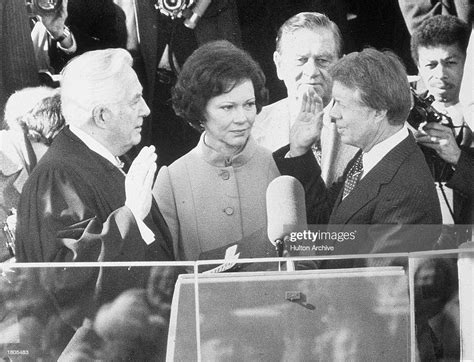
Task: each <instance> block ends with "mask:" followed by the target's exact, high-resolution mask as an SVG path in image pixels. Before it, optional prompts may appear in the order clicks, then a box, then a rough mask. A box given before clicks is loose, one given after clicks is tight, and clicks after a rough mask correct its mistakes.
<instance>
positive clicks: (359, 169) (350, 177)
mask: <svg viewBox="0 0 474 362" xmlns="http://www.w3.org/2000/svg"><path fill="white" fill-rule="evenodd" d="M363 172H364V166H363V164H362V153H361V154H360V155H359V157H357V160H356V161H355V162H354V164H353V165H352V167H351V169H350V170H349V172H348V173H347V176H346V181H345V182H344V193H343V194H342V199H343V200H344V199H345V197H346V196H347V195H349V194H350V193H351V191H352V190H354V188H355V187H356V185H357V182H359V180H360V176H361V175H362V173H363Z"/></svg>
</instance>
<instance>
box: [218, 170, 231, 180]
mask: <svg viewBox="0 0 474 362" xmlns="http://www.w3.org/2000/svg"><path fill="white" fill-rule="evenodd" d="M220 176H221V177H222V179H223V180H228V179H229V178H230V174H229V171H227V170H222V171H221V172H220Z"/></svg>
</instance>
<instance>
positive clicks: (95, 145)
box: [69, 125, 123, 168]
mask: <svg viewBox="0 0 474 362" xmlns="http://www.w3.org/2000/svg"><path fill="white" fill-rule="evenodd" d="M69 129H70V130H71V132H72V133H74V134H75V135H76V136H77V137H79V139H80V140H81V141H82V142H84V144H85V145H86V146H87V147H89V149H90V150H91V151H94V152H95V153H98V154H99V155H100V156H102V157H103V158H105V159H106V160H107V161H109V162H110V163H111V164H112V165H114V166H116V167H119V168H122V167H123V163H122V161H120V159H119V158H118V157H115V156H114V155H113V154H112V152H110V151H109V150H108V149H107V148H106V147H105V146H104V145H102V144H101V143H100V142H99V141H97V140H96V139H95V138H93V137H92V136H91V135H89V134H88V133H86V132H84V131H83V130H81V129H79V128H77V127H74V126H72V125H69Z"/></svg>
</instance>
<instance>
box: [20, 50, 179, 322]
mask: <svg viewBox="0 0 474 362" xmlns="http://www.w3.org/2000/svg"><path fill="white" fill-rule="evenodd" d="M131 64H132V58H131V56H130V55H129V53H128V52H126V51H125V50H123V49H107V50H98V51H93V52H88V53H86V54H83V55H81V56H79V57H77V58H75V59H74V60H73V61H71V62H70V63H69V64H68V65H67V66H66V68H65V70H64V73H63V80H62V82H61V100H62V108H63V114H64V117H65V119H66V122H67V124H68V125H69V126H67V127H66V128H65V129H64V130H63V131H62V132H61V133H60V134H59V135H58V136H57V138H56V139H55V141H54V142H53V144H52V145H51V147H50V149H49V150H48V152H47V153H46V154H45V156H44V157H43V158H42V160H41V162H39V163H38V165H37V167H36V168H35V169H34V172H33V173H32V174H31V176H30V178H29V180H28V181H27V182H26V184H25V186H24V189H23V192H22V195H21V197H20V204H19V208H18V225H17V234H16V257H17V261H19V262H94V261H101V262H106V261H157V260H165V261H166V260H173V259H174V257H173V254H172V248H171V236H170V234H169V230H168V228H167V226H166V223H165V222H164V219H163V217H162V215H161V213H160V211H159V209H158V206H157V204H156V202H155V201H154V199H153V198H152V194H151V186H152V182H153V176H154V173H155V171H156V163H155V161H156V154H155V153H154V148H153V147H144V148H143V149H142V151H141V152H140V154H139V155H138V156H137V158H136V160H135V161H134V162H133V163H132V164H131V166H130V169H129V170H128V174H127V175H125V173H124V172H123V170H122V169H121V168H120V167H121V166H122V165H121V163H120V160H119V158H118V157H119V156H122V155H123V154H125V153H126V152H127V151H128V150H129V149H130V148H131V147H132V146H134V145H136V144H138V143H139V142H140V139H141V135H140V132H141V126H142V123H143V118H144V117H145V116H147V115H148V114H149V109H148V107H147V105H146V103H145V101H144V100H143V98H142V87H141V85H140V83H139V82H138V79H137V76H136V74H135V72H134V71H133V70H132V67H131ZM148 274H149V270H148V268H115V267H114V268H99V267H97V268H96V267H94V268H48V269H47V272H45V274H43V276H42V284H43V286H44V287H45V288H46V289H47V290H48V292H50V293H51V294H52V296H53V297H54V299H55V300H56V303H57V306H58V307H59V310H60V313H61V315H62V316H63V319H64V320H65V321H66V322H67V323H68V324H70V325H71V326H73V327H77V326H79V325H81V324H82V321H83V320H84V318H85V317H90V316H92V315H94V313H95V311H96V310H97V307H98V306H100V305H101V304H103V303H105V302H108V301H110V300H113V299H114V298H115V297H116V296H118V295H119V294H120V293H121V292H122V291H124V290H127V289H129V288H132V287H143V286H144V285H145V283H146V280H147V278H148Z"/></svg>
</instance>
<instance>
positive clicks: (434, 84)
mask: <svg viewBox="0 0 474 362" xmlns="http://www.w3.org/2000/svg"><path fill="white" fill-rule="evenodd" d="M465 60H466V55H465V54H464V53H463V52H462V51H461V49H460V48H459V46H458V45H457V44H452V45H443V44H440V45H438V46H434V47H423V46H420V47H419V48H418V69H419V71H420V76H421V78H422V80H423V82H424V84H425V86H426V87H427V89H428V91H429V93H430V94H432V95H433V96H434V97H435V100H437V101H438V102H442V103H445V104H446V106H451V105H454V104H456V103H458V102H459V90H460V88H461V81H462V76H463V71H464V62H465Z"/></svg>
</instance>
